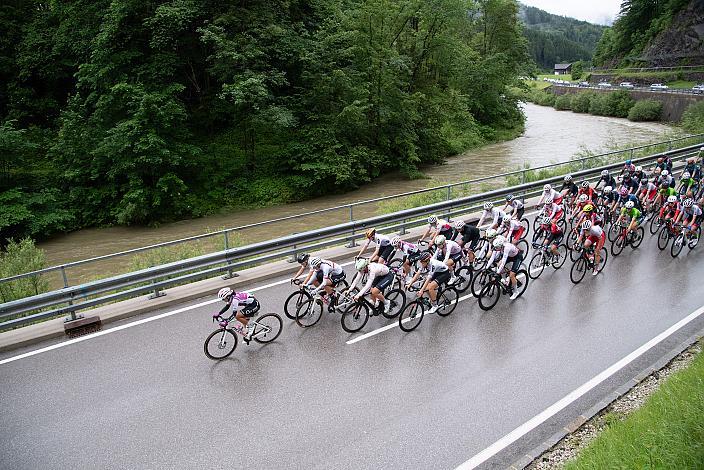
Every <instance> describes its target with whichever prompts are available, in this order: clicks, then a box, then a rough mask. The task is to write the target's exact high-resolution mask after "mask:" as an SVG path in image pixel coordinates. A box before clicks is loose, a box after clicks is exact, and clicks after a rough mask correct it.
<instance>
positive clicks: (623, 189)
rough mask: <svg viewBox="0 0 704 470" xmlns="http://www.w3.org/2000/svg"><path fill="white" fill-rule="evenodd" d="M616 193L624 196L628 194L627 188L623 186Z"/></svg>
mask: <svg viewBox="0 0 704 470" xmlns="http://www.w3.org/2000/svg"><path fill="white" fill-rule="evenodd" d="M618 193H619V194H620V195H621V196H625V195H626V194H628V188H627V187H625V186H621V189H619V190H618Z"/></svg>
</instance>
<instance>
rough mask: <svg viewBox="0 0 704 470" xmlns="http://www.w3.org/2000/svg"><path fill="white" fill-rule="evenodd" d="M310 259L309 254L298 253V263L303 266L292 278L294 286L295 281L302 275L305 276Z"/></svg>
mask: <svg viewBox="0 0 704 470" xmlns="http://www.w3.org/2000/svg"><path fill="white" fill-rule="evenodd" d="M309 259H310V255H309V254H308V253H298V256H296V262H297V263H298V264H300V265H301V267H300V268H298V271H297V272H296V274H294V275H293V277H292V278H291V284H293V281H295V280H296V279H298V278H299V277H301V274H303V271H305V270H306V268H307V267H308V260H309Z"/></svg>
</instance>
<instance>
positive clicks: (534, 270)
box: [528, 243, 568, 279]
mask: <svg viewBox="0 0 704 470" xmlns="http://www.w3.org/2000/svg"><path fill="white" fill-rule="evenodd" d="M550 246H551V245H543V244H541V243H533V249H535V250H537V252H536V253H535V254H534V255H533V257H532V258H531V259H530V263H528V276H529V277H530V278H531V279H538V278H539V277H540V275H541V274H543V271H544V270H545V266H552V267H553V268H554V269H556V270H557V269H560V268H561V267H562V265H564V264H565V261H566V260H567V251H568V250H567V245H565V244H564V243H561V244H559V245H557V253H553V252H552V250H551V249H550Z"/></svg>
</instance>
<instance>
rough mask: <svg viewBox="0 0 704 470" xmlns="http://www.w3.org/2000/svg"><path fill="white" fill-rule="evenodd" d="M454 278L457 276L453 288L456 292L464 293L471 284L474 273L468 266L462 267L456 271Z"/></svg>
mask: <svg viewBox="0 0 704 470" xmlns="http://www.w3.org/2000/svg"><path fill="white" fill-rule="evenodd" d="M455 276H457V281H455V284H454V286H453V287H454V288H455V289H457V291H458V292H464V291H466V290H467V289H469V286H470V285H471V284H472V277H473V276H474V271H472V268H471V267H469V266H462V267H461V268H460V269H458V270H457V272H456V273H455Z"/></svg>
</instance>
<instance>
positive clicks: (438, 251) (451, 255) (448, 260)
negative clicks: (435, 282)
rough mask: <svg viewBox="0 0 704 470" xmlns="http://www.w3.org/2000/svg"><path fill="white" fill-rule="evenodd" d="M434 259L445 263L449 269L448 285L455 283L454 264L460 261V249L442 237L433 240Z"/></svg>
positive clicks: (454, 243)
mask: <svg viewBox="0 0 704 470" xmlns="http://www.w3.org/2000/svg"><path fill="white" fill-rule="evenodd" d="M435 247H436V248H435V256H434V257H435V259H438V260H440V261H442V262H443V263H445V264H446V265H447V267H448V268H450V284H452V283H453V282H455V264H457V263H459V262H460V261H462V247H461V246H459V245H458V244H457V243H456V242H453V241H452V240H447V239H446V238H445V237H444V236H443V235H438V236H437V237H436V238H435Z"/></svg>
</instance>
